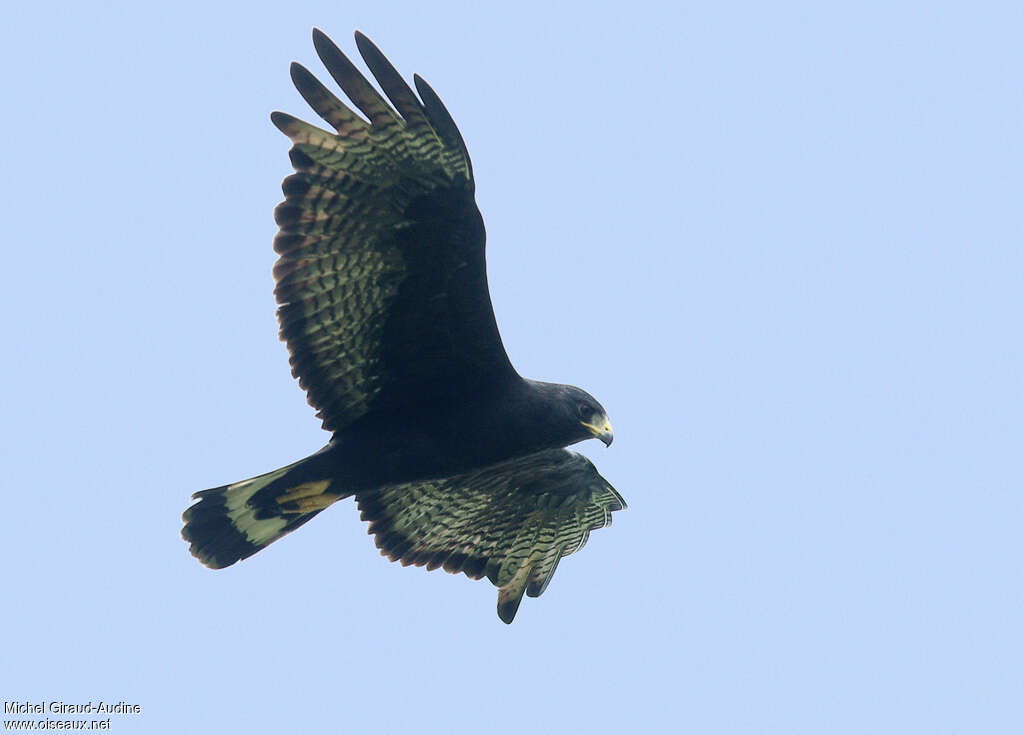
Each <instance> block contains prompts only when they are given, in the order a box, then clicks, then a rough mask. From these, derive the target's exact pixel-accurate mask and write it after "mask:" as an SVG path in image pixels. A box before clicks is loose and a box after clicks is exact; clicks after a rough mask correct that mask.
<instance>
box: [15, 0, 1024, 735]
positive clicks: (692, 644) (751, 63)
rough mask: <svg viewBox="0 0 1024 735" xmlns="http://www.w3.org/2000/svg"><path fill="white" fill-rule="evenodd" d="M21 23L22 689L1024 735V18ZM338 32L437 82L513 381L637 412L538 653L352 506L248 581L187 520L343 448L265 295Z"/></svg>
mask: <svg viewBox="0 0 1024 735" xmlns="http://www.w3.org/2000/svg"><path fill="white" fill-rule="evenodd" d="M30 5H32V4H29V3H20V4H13V5H10V7H7V8H6V9H5V11H4V22H3V24H2V28H0V62H2V65H0V78H2V91H3V96H2V99H3V115H0V129H2V141H3V154H2V160H3V165H2V168H3V175H2V177H0V189H2V196H0V209H2V221H3V238H2V239H3V263H4V274H5V276H4V285H3V288H2V289H0V299H2V304H0V306H2V313H3V315H4V332H5V334H4V337H5V338H4V340H3V343H4V359H3V360H2V361H0V386H2V391H3V393H2V407H0V408H2V410H0V415H2V425H0V458H2V460H0V466H2V474H0V483H2V486H3V490H2V500H3V512H2V515H3V518H4V519H5V523H4V530H3V534H2V536H0V539H2V540H0V545H2V548H0V552H2V554H3V558H4V559H5V564H4V572H3V577H4V581H3V600H4V601H3V602H2V603H0V609H2V612H0V615H2V619H3V620H2V628H0V629H2V630H3V645H2V654H0V655H2V658H3V663H2V665H0V696H2V697H3V698H4V699H5V700H8V701H10V700H13V699H21V700H24V699H29V700H33V701H38V700H45V701H54V700H57V701H64V702H83V701H88V700H90V699H91V700H92V701H94V702H96V701H98V700H100V699H104V700H107V701H115V702H116V701H125V702H128V703H136V704H139V705H141V707H142V708H143V713H142V715H139V716H124V717H117V716H115V717H114V719H113V722H112V730H113V731H115V732H123V733H129V732H155V733H164V732H166V733H181V732H236V731H237V732H243V731H244V732H253V733H271V732H286V731H293V732H341V733H360V732H384V733H387V732H423V733H453V732H454V733H481V732H488V733H513V732H534V731H536V732H556V731H558V732H598V733H605V732H609V733H610V732H693V733H787V734H790V733H815V734H820V733H1019V732H1022V731H1024V710H1022V707H1021V693H1022V692H1024V663H1022V661H1024V645H1022V634H1021V624H1022V623H1021V621H1022V619H1024V592H1022V590H1024V575H1022V558H1024V555H1022V552H1024V544H1022V541H1021V539H1022V529H1024V513H1022V510H1024V508H1022V500H1021V490H1022V467H1021V449H1022V440H1024V431H1022V417H1021V412H1022V408H1024V395H1022V393H1024V390H1022V388H1024V385H1022V376H1024V354H1022V347H1021V317H1022V314H1024V296H1022V291H1024V255H1022V243H1024V227H1022V215H1021V205H1022V194H1024V186H1022V184H1024V182H1022V172H1024V156H1022V144H1021V140H1022V130H1024V106H1022V100H1024V82H1022V81H1021V80H1022V75H1021V70H1022V69H1024V52H1022V46H1021V39H1022V37H1024V11H1022V10H1021V5H1020V4H1019V3H1006V4H989V3H974V4H970V5H968V4H962V3H955V4H950V3H943V2H927V3H924V2H922V3H896V4H894V3H874V2H867V3H865V2H858V3H849V4H848V5H847V7H846V8H839V9H837V8H836V7H834V5H835V4H830V3H820V2H806V3H785V2H784V3H701V4H695V5H694V4H686V3H681V4H680V3H666V4H663V5H662V4H655V3H648V2H631V3H616V4H614V5H611V4H608V5H603V4H593V3H567V4H555V3H549V2H544V3H531V2H516V3H502V4H500V5H499V4H495V3H483V2H475V3H469V2H466V3H443V2H438V3H423V2H417V3H369V2H361V3H339V2H322V3H305V2H296V3H281V2H275V3H245V4H241V3H239V4H237V5H226V4H225V5H219V4H214V5H212V6H211V5H208V4H207V3H194V2H174V3H159V4H156V5H153V4H149V3H123V4H115V3H102V4H98V5H94V4H91V3H90V4H82V3H74V4H71V3H68V4H65V6H64V7H55V6H53V5H46V6H42V5H40V6H38V7H32V8H30V7H29V6H30ZM826 6H827V7H826ZM314 25H316V26H319V27H322V28H323V29H324V30H325V31H327V32H328V33H329V34H330V35H332V36H333V37H334V39H335V40H336V42H337V43H338V44H339V45H340V46H341V48H342V49H343V50H345V51H346V52H348V53H350V54H353V55H354V54H355V44H354V42H353V40H352V36H351V34H352V31H353V29H355V28H359V29H361V30H362V31H364V32H366V33H367V34H368V35H369V36H370V37H371V38H372V39H374V40H375V41H376V42H377V43H378V44H379V45H380V47H381V48H382V49H383V50H384V52H385V53H386V54H387V55H388V56H389V58H390V59H391V60H392V62H393V63H394V64H395V65H396V66H397V68H398V69H399V70H400V71H401V72H402V73H403V75H405V76H406V78H408V79H411V77H412V73H413V72H419V73H420V74H422V75H423V76H424V77H425V78H426V79H428V80H429V81H430V82H431V84H432V85H433V86H434V87H435V88H436V89H437V90H438V92H439V93H440V95H441V97H442V98H443V99H444V101H445V102H446V104H447V105H448V107H449V109H450V110H451V111H452V114H453V115H454V117H455V119H456V121H457V123H458V125H459V127H460V128H461V130H462V132H463V135H464V136H465V138H466V141H467V143H468V145H469V150H470V153H471V155H472V157H473V163H474V165H475V170H476V176H477V182H478V183H477V191H478V202H479V204H480V207H481V209H482V211H483V213H484V218H485V221H486V223H487V228H488V233H489V237H488V264H489V272H490V283H491V293H492V296H493V300H494V307H495V311H496V313H497V318H498V323H499V326H500V328H501V332H502V335H503V337H504V340H505V345H506V347H507V349H508V351H509V354H510V356H511V357H512V360H513V362H514V364H515V365H516V367H517V368H518V370H519V371H520V372H521V373H522V374H524V375H527V376H530V377H534V378H538V379H547V380H557V381H560V382H561V381H564V382H571V383H574V384H576V385H579V386H581V387H584V388H586V389H587V390H589V391H590V392H592V393H593V394H594V395H595V396H596V397H597V398H598V399H599V400H600V401H601V402H602V403H603V404H604V406H605V407H606V408H607V409H608V411H609V414H610V416H611V418H612V421H613V424H614V426H615V431H616V440H615V444H614V445H613V446H612V447H611V448H610V449H608V450H605V449H604V448H603V447H602V446H601V445H600V444H598V443H597V442H588V443H587V444H585V445H583V446H582V447H581V449H582V451H584V452H585V453H586V454H587V455H588V456H590V457H591V458H592V459H593V460H594V461H595V462H596V464H597V466H598V468H599V470H600V471H601V472H602V474H603V475H604V476H605V477H607V478H608V479H609V480H610V481H611V482H612V483H613V484H614V485H615V486H616V487H617V488H618V489H619V491H620V492H621V493H622V494H623V495H624V496H625V497H626V499H627V500H628V501H629V504H630V508H629V510H627V511H625V512H623V513H619V514H616V517H615V523H614V525H613V526H612V527H611V528H609V529H605V530H601V531H597V532H595V533H594V534H592V536H591V538H590V543H589V544H588V546H587V547H586V549H585V550H584V551H582V552H581V553H579V554H577V555H574V556H571V557H569V558H567V559H565V560H564V561H563V563H562V565H561V566H560V568H559V570H558V573H557V574H556V575H555V578H554V581H553V583H552V584H551V586H550V588H549V589H548V590H547V592H546V593H545V594H544V596H543V597H541V598H540V599H537V600H534V599H527V600H525V601H524V603H523V606H522V608H521V609H520V611H519V615H518V617H517V619H516V621H515V623H514V624H513V625H512V626H511V627H507V626H505V625H504V624H502V623H501V622H500V621H499V620H498V618H497V616H496V615H495V599H496V592H495V590H494V588H493V587H492V586H490V585H489V584H488V583H486V582H471V581H469V580H467V579H466V578H465V577H462V576H459V577H454V576H451V575H446V574H444V573H443V572H432V573H427V572H426V571H424V570H422V569H413V568H410V569H404V568H402V567H400V566H398V565H395V564H389V563H387V562H386V561H385V560H384V559H383V558H382V557H380V556H379V555H378V552H377V551H376V549H375V548H374V546H373V543H372V540H371V539H370V538H369V537H368V536H367V535H366V527H365V524H363V523H361V522H360V521H359V519H358V514H357V512H356V510H355V508H354V506H353V504H352V502H351V501H345V502H343V503H340V504H339V505H338V506H337V507H335V508H332V509H331V510H330V511H328V512H326V513H324V514H323V515H322V516H320V517H319V518H317V519H316V520H315V521H314V522H312V523H311V524H309V525H308V526H306V527H304V528H303V529H302V530H301V532H299V533H296V534H293V535H292V536H289V537H288V538H286V539H285V540H283V541H281V542H279V543H277V544H275V545H274V546H273V547H271V548H270V549H268V550H267V551H265V552H263V553H261V554H259V555H257V556H255V557H253V558H252V559H250V560H248V561H246V562H244V563H242V564H240V565H237V566H235V567H232V568H230V569H228V570H225V571H221V572H213V571H210V570H208V569H205V568H203V567H202V566H200V565H199V564H198V563H197V562H196V561H195V560H194V559H193V558H192V557H191V556H189V554H188V551H187V546H186V544H185V543H184V542H183V541H182V540H181V539H180V538H179V536H178V533H179V529H180V520H179V519H180V515H181V512H182V510H183V509H184V508H185V507H186V505H188V503H189V499H188V498H189V494H190V493H192V492H193V491H195V490H199V489H203V488H206V487H211V486H214V485H220V484H223V483H227V482H231V481H235V480H239V479H242V478H244V477H248V476H251V475H254V474H258V473H262V472H265V471H268V470H271V469H273V468H276V467H278V466H281V465H284V464H286V463H288V462H291V461H293V460H295V459H298V458H300V457H303V456H306V455H308V454H310V453H311V452H313V451H315V450H316V449H318V448H319V447H320V446H322V444H323V443H324V442H325V441H326V440H327V438H328V436H327V434H325V433H323V432H322V431H321V430H320V428H319V422H318V421H317V420H316V419H315V418H314V417H313V411H312V409H310V408H309V407H308V406H307V405H306V403H305V397H304V395H303V393H302V392H301V391H300V390H299V388H298V386H297V385H296V384H295V382H294V381H293V380H292V378H291V377H290V375H289V371H288V364H287V354H286V351H285V348H284V346H283V345H282V344H281V343H280V342H278V340H277V324H276V321H275V318H274V307H275V305H274V300H273V296H272V279H271V273H270V271H271V267H272V265H273V262H274V257H275V256H274V253H273V251H272V250H271V239H272V237H273V235H274V232H275V225H274V222H273V219H272V216H271V212H272V209H273V207H274V205H275V204H276V203H277V202H278V201H279V200H280V198H281V194H280V189H279V185H280V182H281V179H282V178H283V177H284V176H285V175H286V174H287V173H289V172H290V167H289V164H288V159H287V156H286V151H287V149H288V141H287V140H286V139H285V138H284V136H282V135H281V134H280V133H278V132H277V131H276V130H275V129H274V128H273V127H272V125H271V124H270V120H269V113H270V111H271V110H273V109H283V110H286V111H289V112H292V113H295V114H298V115H300V116H302V117H305V118H307V119H313V118H314V115H313V113H312V112H311V111H309V110H308V109H307V107H306V106H305V104H304V103H303V102H302V100H301V98H300V97H299V95H298V94H297V93H296V92H295V91H294V90H293V89H292V87H291V83H290V81H289V78H288V63H289V62H290V61H291V60H293V59H296V60H299V61H302V62H303V63H305V64H306V65H307V66H309V67H310V68H311V69H313V70H315V71H316V72H317V73H318V74H321V72H322V67H321V66H320V65H319V62H318V61H317V60H316V56H315V53H314V51H313V47H312V43H311V41H310V29H311V28H312V27H313V26H314ZM322 76H324V77H325V78H326V75H322Z"/></svg>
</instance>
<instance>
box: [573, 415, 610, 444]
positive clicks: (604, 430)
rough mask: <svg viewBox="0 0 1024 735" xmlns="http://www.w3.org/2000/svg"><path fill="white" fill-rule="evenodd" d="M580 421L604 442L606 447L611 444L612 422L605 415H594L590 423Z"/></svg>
mask: <svg viewBox="0 0 1024 735" xmlns="http://www.w3.org/2000/svg"><path fill="white" fill-rule="evenodd" d="M580 423H581V424H583V425H584V426H586V427H587V428H588V429H590V432H591V433H592V434H593V435H594V436H596V437H597V438H598V439H600V440H601V441H602V442H604V445H605V446H606V447H610V446H611V445H612V439H614V438H615V435H614V434H613V433H612V422H611V421H609V420H608V417H607V416H595V417H594V423H592V424H588V423H587V422H586V421H580Z"/></svg>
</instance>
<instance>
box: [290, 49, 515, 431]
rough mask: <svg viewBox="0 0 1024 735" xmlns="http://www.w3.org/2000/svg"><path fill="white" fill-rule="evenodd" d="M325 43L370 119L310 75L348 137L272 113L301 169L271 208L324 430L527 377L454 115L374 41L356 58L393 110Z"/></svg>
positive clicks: (301, 74)
mask: <svg viewBox="0 0 1024 735" xmlns="http://www.w3.org/2000/svg"><path fill="white" fill-rule="evenodd" d="M313 42H314V45H315V46H316V50H317V53H318V54H319V56H320V59H321V60H322V61H323V63H324V66H326V67H327V70H328V71H329V72H330V74H331V76H332V77H334V79H335V81H337V83H338V84H339V85H340V86H341V88H342V89H343V90H344V91H345V93H346V94H347V95H348V97H349V99H350V100H351V101H352V103H353V104H354V105H355V106H356V107H357V108H358V109H359V110H360V111H361V112H362V113H363V114H364V115H365V116H366V117H367V118H368V120H369V122H366V121H365V120H363V119H362V118H361V117H359V116H358V115H356V114H355V113H354V112H353V111H352V110H350V109H349V108H347V107H346V106H345V105H344V104H342V103H341V101H340V100H338V98H337V97H335V96H334V95H333V94H332V93H331V92H330V91H329V90H328V89H327V88H326V87H324V85H322V84H321V83H320V82H319V81H317V80H316V78H315V77H314V76H313V75H312V74H311V73H310V72H309V71H307V70H306V69H305V68H304V67H302V66H301V65H299V64H293V65H292V69H291V74H292V80H293V81H294V82H295V86H296V87H297V88H298V90H299V92H300V94H302V96H303V98H305V100H306V101H307V102H308V103H309V105H310V106H311V107H312V108H313V109H314V110H315V111H316V112H317V114H319V115H320V117H322V118H323V119H324V120H325V121H326V122H327V123H329V124H330V125H331V126H332V127H333V128H334V129H335V131H336V133H329V132H327V131H324V130H321V129H320V128H317V127H315V126H313V125H310V124H309V123H306V122H303V121H301V120H298V119H296V118H294V117H292V116H290V115H287V114H285V113H281V112H275V113H274V114H273V115H272V120H273V122H274V124H275V125H276V126H277V127H278V128H279V129H280V130H281V131H282V132H283V133H284V134H285V135H287V136H288V137H289V138H291V140H292V142H293V143H294V145H293V147H292V149H291V151H290V156H291V161H292V164H293V165H294V167H295V170H296V173H295V174H293V175H292V176H289V177H288V178H287V179H285V181H284V184H283V185H282V189H283V190H284V194H285V201H284V202H283V203H281V204H280V205H279V206H278V207H277V210H276V211H275V213H274V214H275V218H276V220H277V223H278V225H279V226H280V228H281V231H280V233H279V234H278V235H277V238H276V239H275V241H274V249H275V250H276V251H277V252H278V253H279V254H280V259H279V260H278V262H277V264H276V266H275V268H274V277H275V279H276V281H277V287H276V289H275V294H276V295H277V300H278V303H279V305H280V306H279V309H278V319H279V321H280V324H281V336H282V339H284V340H285V342H286V343H287V344H288V349H289V351H290V353H291V365H292V374H293V375H294V376H295V377H297V378H298V379H299V383H300V385H301V386H302V387H303V388H304V389H305V390H306V392H307V394H308V396H309V402H310V403H311V404H312V405H313V406H314V407H316V408H317V409H319V413H318V414H317V415H318V416H320V418H322V419H323V424H324V428H325V429H328V430H332V431H337V430H339V429H342V428H344V427H346V426H349V425H350V424H351V423H352V422H354V421H355V420H357V419H359V418H360V417H362V416H364V415H366V414H367V413H370V412H373V411H389V410H395V409H397V408H399V407H401V406H409V405H411V404H414V403H415V402H417V401H418V400H422V397H423V396H429V397H430V398H431V400H440V401H444V400H446V399H448V398H449V397H450V398H452V399H454V398H455V397H459V396H465V395H467V394H468V393H473V392H479V391H486V390H488V389H489V388H492V387H493V386H494V385H495V384H496V383H499V382H501V381H505V380H509V379H512V378H514V377H516V373H515V371H514V369H513V368H512V366H511V364H510V363H509V361H508V357H507V356H506V354H505V349H504V347H503V346H502V343H501V337H500V335H499V334H498V328H497V325H496V323H495V320H494V312H493V310H492V308H491V300H490V295H489V293H488V289H487V274H486V267H485V262H484V226H483V220H482V218H481V217H480V212H479V210H478V209H477V207H476V204H475V202H474V199H473V193H474V184H473V169H472V165H471V164H470V161H469V154H468V153H467V152H466V146H465V144H464V143H463V140H462V136H461V135H460V134H459V131H458V129H457V128H456V127H455V123H454V122H453V121H452V119H451V116H450V115H449V114H448V111H447V110H446V109H445V107H444V105H443V104H442V103H441V101H440V99H439V98H438V97H437V95H436V94H435V93H434V91H433V90H432V89H431V88H430V87H429V86H428V85H427V83H426V82H424V81H423V80H422V79H420V78H419V77H416V78H415V82H416V88H417V90H418V91H419V98H417V96H416V94H415V93H414V92H413V91H412V89H410V88H409V86H408V85H407V84H406V83H405V81H404V80H403V79H402V78H401V76H399V74H398V73H397V72H396V71H395V69H394V67H392V66H391V64H390V63H389V62H388V60H387V59H385V58H384V56H383V54H381V52H380V51H379V50H378V49H377V47H376V46H374V45H373V44H372V43H371V42H370V41H369V40H368V39H367V38H366V37H365V36H363V35H362V34H360V33H358V32H357V33H356V43H357V45H358V47H359V52H360V53H361V54H362V56H363V59H364V60H365V61H366V64H367V66H368V67H369V68H370V71H371V72H372V73H373V76H374V77H375V78H376V80H377V82H378V83H379V84H380V86H381V88H382V89H383V90H384V92H385V94H386V95H387V97H388V99H389V100H390V102H391V105H394V108H392V106H391V105H389V104H388V103H387V101H385V100H384V98H383V97H381V95H380V94H378V93H377V91H376V90H375V89H374V88H373V86H372V85H371V84H370V83H369V82H368V81H367V80H366V79H365V78H364V77H363V76H362V74H360V73H359V71H358V70H357V69H356V68H355V66H354V65H353V64H352V62H351V61H349V60H348V59H347V58H346V57H345V55H344V54H343V53H341V51H339V50H338V48H337V47H336V46H335V45H334V43H332V42H331V40H330V39H329V38H327V36H325V35H324V34H323V33H321V32H320V31H318V30H314V31H313ZM421 100H422V101H421Z"/></svg>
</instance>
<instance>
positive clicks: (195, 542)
mask: <svg viewBox="0 0 1024 735" xmlns="http://www.w3.org/2000/svg"><path fill="white" fill-rule="evenodd" d="M315 456H316V455H313V457H315ZM313 457H307V458H306V459H303V460H299V461H298V462H296V463H294V464H290V465H288V466H287V467H282V468H281V469H278V470H274V471H273V472H268V473H266V474H265V475H259V476H258V477H252V478H250V479H248V480H242V481H240V482H235V483H232V484H230V485H223V486H221V487H215V488H211V489H209V490H202V491H200V492H197V493H196V494H195V495H193V496H192V497H193V498H196V499H198V500H199V502H198V503H196V504H194V505H192V506H191V507H190V508H188V509H187V510H186V511H185V512H184V513H183V514H182V516H181V519H182V520H183V521H184V522H185V527H184V528H182V530H181V536H182V538H184V539H185V540H186V541H188V542H189V543H190V544H191V547H190V549H189V551H191V552H192V556H194V557H196V558H197V559H198V560H199V561H200V562H202V563H203V564H204V565H206V566H208V567H210V568H211V569H223V568H224V567H227V566H230V565H232V564H234V563H235V562H237V561H241V560H242V559H246V558H248V557H250V556H252V555H253V554H255V553H256V552H257V551H259V550H260V549H262V548H264V547H265V546H268V545H269V544H271V543H273V542H274V541H277V539H279V538H281V537H282V536H284V535H285V534H287V533H290V532H292V531H294V530H295V529H296V528H298V527H299V526H301V525H302V524H303V523H305V522H306V521H308V520H310V519H311V518H312V517H313V516H315V515H316V514H317V513H319V512H320V511H321V510H323V509H324V508H326V507H327V506H329V505H331V504H332V503H334V502H335V501H337V500H340V499H341V498H343V497H346V496H347V495H348V494H349V493H345V492H343V491H342V490H341V489H340V488H339V487H337V483H336V482H335V481H333V480H331V479H329V478H325V477H323V476H322V475H320V474H318V473H317V472H316V463H313V462H310V460H311V459H313Z"/></svg>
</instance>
